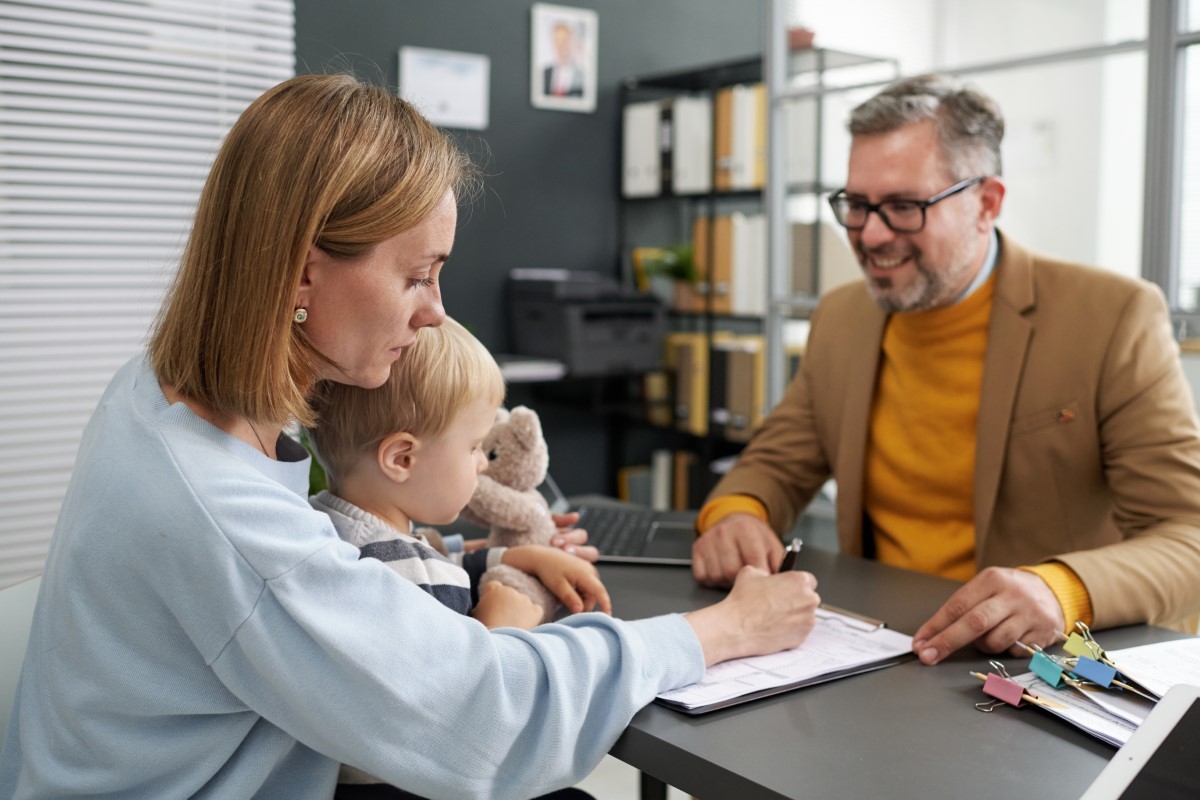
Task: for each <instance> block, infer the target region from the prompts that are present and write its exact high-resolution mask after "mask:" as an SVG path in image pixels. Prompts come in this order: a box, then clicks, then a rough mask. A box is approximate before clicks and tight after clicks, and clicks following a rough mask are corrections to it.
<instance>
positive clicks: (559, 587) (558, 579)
mask: <svg viewBox="0 0 1200 800" xmlns="http://www.w3.org/2000/svg"><path fill="white" fill-rule="evenodd" d="M503 560H504V563H505V564H507V565H509V566H510V567H515V568H516V569H519V570H521V571H522V572H525V573H528V574H530V575H533V576H536V577H537V579H538V580H539V581H541V582H542V585H543V586H545V587H546V588H547V589H549V590H550V592H551V593H552V594H553V595H554V596H555V597H557V598H558V600H559V602H560V603H562V604H563V605H564V606H566V607H567V610H569V611H570V612H571V613H572V614H578V613H579V612H581V611H590V610H592V609H593V608H595V607H596V606H597V605H599V606H600V610H601V611H603V612H604V613H605V614H611V613H612V601H610V600H609V598H608V590H607V589H605V588H604V584H603V583H601V582H600V575H599V573H597V572H596V568H595V567H593V566H592V565H591V564H590V563H589V562H587V561H584V560H583V559H581V558H577V557H575V556H573V555H570V554H568V553H565V552H563V551H562V550H559V549H557V548H554V547H540V546H537V545H523V546H521V547H510V548H508V550H506V551H505V552H504V559H503Z"/></svg>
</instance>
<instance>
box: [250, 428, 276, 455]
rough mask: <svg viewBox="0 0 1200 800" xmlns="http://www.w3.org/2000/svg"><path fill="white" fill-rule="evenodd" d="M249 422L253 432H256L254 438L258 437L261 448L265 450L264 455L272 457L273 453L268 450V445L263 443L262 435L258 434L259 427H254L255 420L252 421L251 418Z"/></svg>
mask: <svg viewBox="0 0 1200 800" xmlns="http://www.w3.org/2000/svg"><path fill="white" fill-rule="evenodd" d="M247 422H248V424H249V425H250V430H251V432H252V433H253V434H254V438H255V439H258V446H259V449H261V450H262V451H263V455H264V456H266V457H267V458H270V457H271V454H270V453H268V452H267V446H266V445H265V444H263V440H262V437H261V436H259V435H258V429H257V428H255V427H254V423H253V422H250V421H249V420H247Z"/></svg>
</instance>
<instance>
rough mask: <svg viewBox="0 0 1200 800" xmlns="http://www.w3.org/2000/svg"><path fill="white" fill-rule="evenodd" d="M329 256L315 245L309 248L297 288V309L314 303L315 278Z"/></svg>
mask: <svg viewBox="0 0 1200 800" xmlns="http://www.w3.org/2000/svg"><path fill="white" fill-rule="evenodd" d="M328 260H329V256H328V255H326V254H325V252H324V251H323V250H321V248H319V247H317V246H316V245H315V244H310V245H309V246H308V254H307V255H305V257H304V271H303V272H301V273H300V285H299V286H298V287H296V303H295V306H294V307H295V308H308V307H309V304H310V303H311V302H312V291H313V285H314V278H316V277H317V273H318V272H319V271H320V269H321V267H322V266H323V265H324V263H325V262H326V261H328Z"/></svg>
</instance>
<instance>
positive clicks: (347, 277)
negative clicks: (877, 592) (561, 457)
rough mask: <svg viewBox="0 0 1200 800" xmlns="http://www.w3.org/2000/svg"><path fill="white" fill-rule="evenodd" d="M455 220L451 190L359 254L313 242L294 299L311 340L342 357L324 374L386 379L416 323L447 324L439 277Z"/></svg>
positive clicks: (368, 381) (368, 384)
mask: <svg viewBox="0 0 1200 800" xmlns="http://www.w3.org/2000/svg"><path fill="white" fill-rule="evenodd" d="M457 221H458V209H457V207H456V206H455V204H454V195H453V193H452V192H446V194H445V196H444V197H442V199H441V201H440V202H439V203H438V205H437V207H436V208H435V209H434V210H433V211H432V212H430V214H429V216H427V217H426V218H425V219H424V220H422V221H421V222H420V223H419V224H418V225H417V226H416V227H415V228H412V229H411V230H407V231H404V232H403V233H400V234H397V235H396V236H393V237H392V238H391V239H388V240H387V241H385V242H381V243H380V244H378V245H376V246H375V247H374V248H372V249H371V251H370V252H368V253H366V254H365V255H363V256H360V257H359V258H356V259H350V260H346V259H342V260H337V259H333V258H331V257H330V256H329V255H327V254H326V253H325V252H324V251H322V250H321V249H320V248H318V247H315V246H314V247H312V248H310V249H309V254H308V262H307V263H306V264H305V267H304V277H303V278H302V279H301V283H300V290H299V291H298V292H297V294H296V305H297V307H303V308H306V309H308V319H307V321H305V322H304V323H303V324H304V331H305V333H306V334H307V335H308V338H309V340H310V341H311V342H312V343H313V346H314V347H316V348H317V350H319V351H320V352H321V354H322V355H324V356H325V357H326V358H328V359H329V360H330V361H332V362H333V363H334V364H335V365H336V366H331V367H326V368H325V371H324V373H322V374H321V376H320V377H321V378H322V379H325V380H332V381H336V382H338V383H347V384H351V385H353V386H359V387H362V388H364V389H373V388H375V387H378V386H382V385H383V383H384V381H386V380H387V377H388V373H389V372H390V370H391V367H392V362H394V361H395V360H396V359H397V358H399V357H400V354H401V353H402V352H403V351H404V348H406V347H408V346H409V345H411V344H412V343H413V341H415V339H416V336H417V331H418V330H420V329H421V328H425V327H436V326H438V325H441V324H442V321H443V320H445V319H446V312H445V309H443V308H442V293H441V288H440V286H439V285H438V279H439V276H440V273H441V271H442V265H443V264H444V263H445V261H446V259H447V258H449V256H450V248H451V247H452V246H453V245H454V229H455V225H456V223H457Z"/></svg>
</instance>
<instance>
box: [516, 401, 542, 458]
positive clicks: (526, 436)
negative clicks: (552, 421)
mask: <svg viewBox="0 0 1200 800" xmlns="http://www.w3.org/2000/svg"><path fill="white" fill-rule="evenodd" d="M508 424H509V427H510V428H512V430H513V433H514V434H516V437H517V440H518V441H519V442H521V444H522V445H524V446H525V447H526V448H529V447H531V446H533V445H534V444H535V443H536V442H537V441H538V440H539V439H541V438H542V423H541V421H540V420H539V419H538V415H537V412H536V411H534V410H533V409H532V408H526V407H525V406H517V407H516V408H514V409H513V410H512V414H511V415H510V416H509V420H508Z"/></svg>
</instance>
